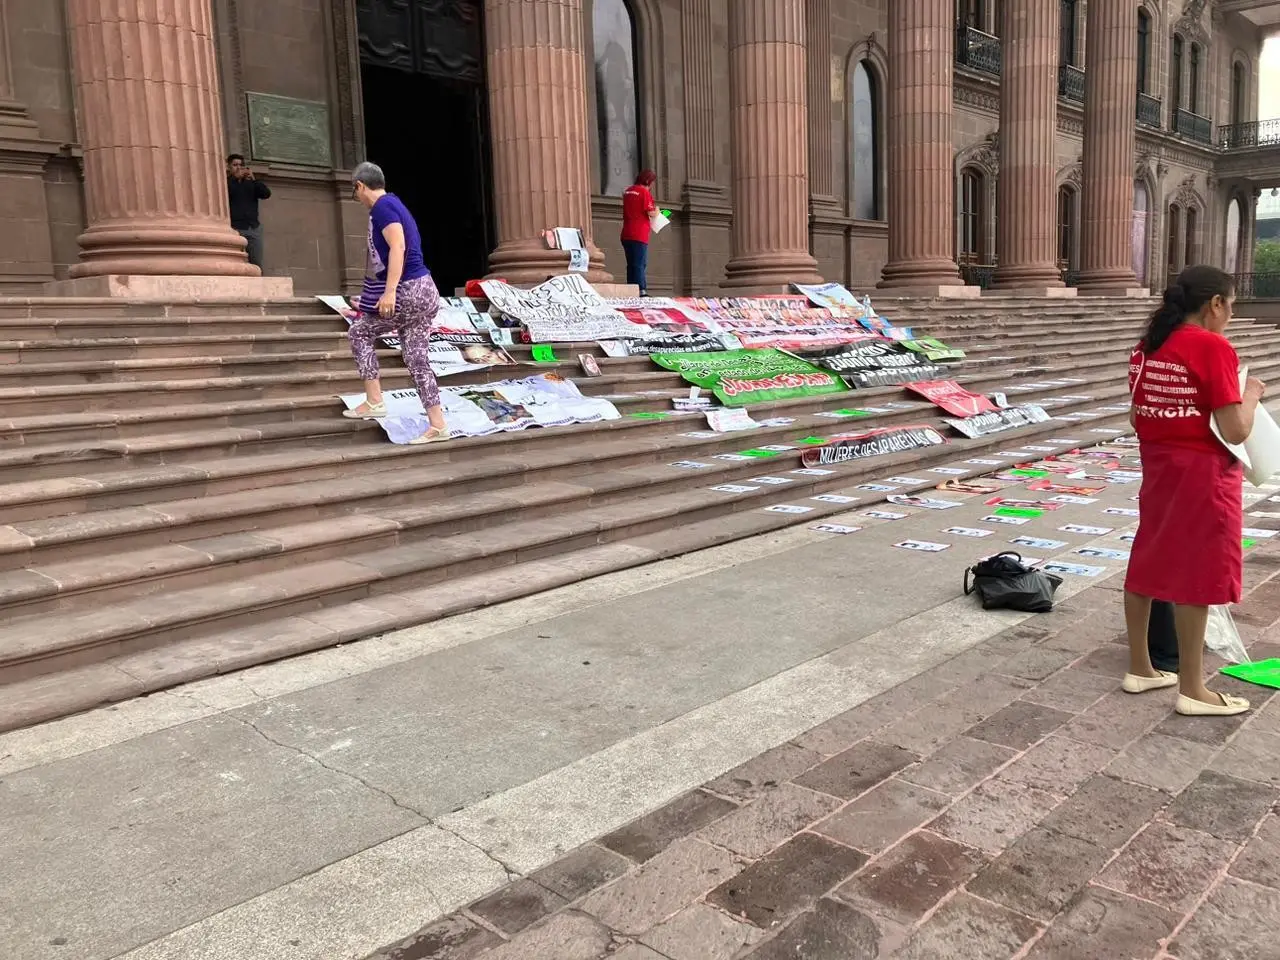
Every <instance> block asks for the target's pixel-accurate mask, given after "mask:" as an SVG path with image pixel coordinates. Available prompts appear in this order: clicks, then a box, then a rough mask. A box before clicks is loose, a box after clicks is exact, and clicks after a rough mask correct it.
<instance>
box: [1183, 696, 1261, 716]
mask: <svg viewBox="0 0 1280 960" xmlns="http://www.w3.org/2000/svg"><path fill="white" fill-rule="evenodd" d="M1214 696H1215V697H1220V698H1221V699H1222V703H1205V702H1204V701H1203V700H1193V699H1191V698H1190V697H1184V696H1182V695H1181V694H1179V696H1178V705H1177V706H1176V707H1174V709H1175V710H1176V711H1177V712H1178V713H1180V714H1182V715H1183V716H1184V717H1234V716H1237V715H1239V714H1241V713H1246V712H1247V711H1248V709H1249V701H1248V700H1246V699H1245V698H1244V697H1233V696H1231V695H1230V694H1227V693H1215V694H1214Z"/></svg>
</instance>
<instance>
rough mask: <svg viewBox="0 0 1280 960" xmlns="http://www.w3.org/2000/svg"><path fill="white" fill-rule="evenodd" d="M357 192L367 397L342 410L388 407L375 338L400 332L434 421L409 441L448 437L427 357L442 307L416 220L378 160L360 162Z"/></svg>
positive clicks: (356, 332) (362, 416)
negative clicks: (364, 270)
mask: <svg viewBox="0 0 1280 960" xmlns="http://www.w3.org/2000/svg"><path fill="white" fill-rule="evenodd" d="M352 196H353V197H354V198H355V199H356V200H358V201H360V203H362V204H364V206H365V207H367V208H368V210H369V259H370V262H371V263H372V264H373V268H374V276H373V277H372V278H367V279H366V280H365V285H364V290H363V292H362V293H361V296H360V305H359V307H360V309H359V316H358V317H356V318H355V319H354V320H352V321H351V326H350V329H348V331H347V337H348V338H349V339H350V341H351V354H352V356H353V357H354V358H355V361H356V369H357V370H359V371H360V379H361V380H363V381H364V389H365V400H364V402H363V403H361V404H360V405H359V406H358V407H355V408H354V409H352V410H344V411H343V416H345V417H349V418H351V419H353V420H373V419H377V418H379V417H385V416H386V415H387V405H386V403H385V401H384V400H383V398H382V381H381V379H380V371H379V369H378V354H377V350H376V344H377V340H378V338H379V337H383V336H386V335H387V334H390V333H398V334H399V336H400V351H401V354H402V355H403V356H404V365H405V366H406V367H408V368H409V376H410V377H411V378H412V379H413V383H414V386H416V387H417V388H418V399H419V400H420V401H422V408H423V409H424V410H425V411H426V413H427V419H428V420H429V421H430V423H431V426H430V427H429V428H428V429H427V430H426V431H425V432H423V433H422V434H421V436H418V437H416V438H415V439H413V440H410V441H409V442H410V443H413V444H422V443H438V442H440V441H441V440H448V439H449V428H448V427H447V426H446V425H445V421H444V408H443V407H441V405H440V388H439V386H438V385H437V383H436V375H435V372H434V371H433V370H432V369H431V362H430V358H429V347H430V343H431V325H432V323H433V322H434V321H435V318H436V314H437V313H439V311H440V294H439V292H438V291H437V290H436V284H435V281H434V280H432V279H431V271H430V270H428V269H427V267H426V264H425V263H424V262H423V260H422V238H421V235H420V234H419V233H418V224H417V222H416V221H415V220H414V219H413V215H412V214H411V213H409V210H408V208H407V207H405V205H404V204H403V203H401V202H400V198H399V197H397V196H396V195H395V194H393V193H387V180H386V176H385V175H384V174H383V172H382V168H381V167H379V166H377V165H376V164H373V163H362V164H360V165H359V166H358V167H356V169H355V173H354V174H353V175H352Z"/></svg>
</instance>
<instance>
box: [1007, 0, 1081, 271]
mask: <svg viewBox="0 0 1280 960" xmlns="http://www.w3.org/2000/svg"><path fill="white" fill-rule="evenodd" d="M1001 10H1002V16H1001V22H1000V45H1001V62H1002V63H1003V67H1002V76H1001V80H1000V176H999V178H998V179H997V180H996V213H997V219H996V263H997V264H998V266H997V267H996V272H995V277H994V278H993V284H992V285H993V287H995V288H996V289H997V290H999V289H1004V290H1015V289H1016V290H1019V291H1021V292H1028V293H1030V292H1034V293H1040V294H1044V293H1047V292H1049V291H1051V290H1054V289H1056V290H1060V291H1061V292H1062V293H1063V294H1066V293H1067V287H1066V285H1065V284H1064V283H1063V282H1062V278H1061V276H1060V275H1059V273H1058V266H1057V247H1058V244H1057V206H1058V204H1057V199H1058V198H1057V190H1056V189H1055V182H1054V170H1055V169H1056V168H1057V163H1056V162H1055V150H1054V140H1055V135H1056V133H1057V111H1058V57H1059V49H1058V34H1059V29H1060V23H1061V20H1062V10H1061V4H1060V3H1059V2H1058V0H1022V2H1020V3H1012V2H1006V3H1003V4H1001ZM1074 292H1075V291H1074V290H1072V291H1071V293H1074Z"/></svg>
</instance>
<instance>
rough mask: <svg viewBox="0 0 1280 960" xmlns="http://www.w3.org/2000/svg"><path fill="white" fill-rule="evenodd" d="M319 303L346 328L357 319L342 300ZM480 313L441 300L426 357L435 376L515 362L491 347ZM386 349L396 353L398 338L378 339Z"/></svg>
mask: <svg viewBox="0 0 1280 960" xmlns="http://www.w3.org/2000/svg"><path fill="white" fill-rule="evenodd" d="M318 299H319V300H320V301H321V302H323V303H325V304H326V305H327V306H329V307H330V308H332V309H333V310H334V311H335V312H337V313H339V314H340V315H341V316H342V318H343V319H344V320H346V322H347V326H350V325H351V323H352V322H353V321H354V320H355V318H356V312H355V310H354V309H353V308H352V307H351V306H350V304H348V303H347V302H346V300H344V299H343V298H342V297H319V298H318ZM479 316H480V314H479V312H478V311H477V310H476V309H475V306H474V305H473V304H472V303H471V301H470V300H469V299H467V298H466V297H449V298H442V299H441V301H440V312H439V313H437V314H436V321H435V323H434V324H432V327H431V342H430V344H429V345H428V347H427V356H428V358H429V359H430V361H431V369H432V370H433V371H434V372H435V375H436V376H437V377H441V378H443V377H452V376H456V375H458V374H460V373H478V372H479V371H481V370H487V369H489V368H490V367H495V366H514V365H515V362H516V361H515V360H513V359H512V357H511V355H510V354H509V353H507V351H505V350H503V349H502V348H501V347H497V346H494V345H493V344H492V343H491V342H490V340H489V338H488V337H487V336H486V335H485V334H484V333H481V332H480V330H479V329H478V328H477V324H476V321H477V319H478V318H479ZM378 342H379V343H380V344H381V345H382V346H384V347H387V348H388V349H391V350H399V349H400V338H399V337H379V338H378Z"/></svg>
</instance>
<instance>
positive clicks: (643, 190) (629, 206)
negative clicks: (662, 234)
mask: <svg viewBox="0 0 1280 960" xmlns="http://www.w3.org/2000/svg"><path fill="white" fill-rule="evenodd" d="M657 209H658V205H657V204H656V203H654V202H653V194H651V193H650V192H649V188H648V187H646V186H644V185H642V184H639V183H636V184H632V185H631V186H629V187H627V189H626V192H625V193H623V195H622V239H623V240H639V241H640V242H641V243H648V242H649V234H650V232H651V231H652V229H653V228H652V227H651V226H650V225H649V214H651V213H652V212H653V211H654V210H657Z"/></svg>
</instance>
